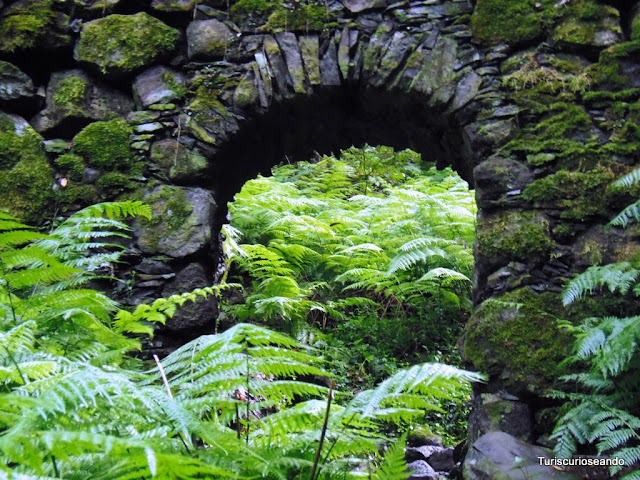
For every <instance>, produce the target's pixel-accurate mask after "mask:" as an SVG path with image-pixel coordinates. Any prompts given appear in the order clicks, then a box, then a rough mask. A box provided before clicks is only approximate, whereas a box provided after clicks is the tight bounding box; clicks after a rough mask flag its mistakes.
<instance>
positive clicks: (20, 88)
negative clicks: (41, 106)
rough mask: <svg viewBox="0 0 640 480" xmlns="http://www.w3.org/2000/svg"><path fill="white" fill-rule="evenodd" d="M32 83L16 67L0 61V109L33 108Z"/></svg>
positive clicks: (33, 89)
mask: <svg viewBox="0 0 640 480" xmlns="http://www.w3.org/2000/svg"><path fill="white" fill-rule="evenodd" d="M35 93H36V91H35V88H34V86H33V81H32V80H31V78H29V76H28V75H27V74H25V73H24V72H22V71H21V70H20V69H19V68H18V67H16V66H15V65H13V64H11V63H9V62H4V61H0V107H9V108H17V109H21V108H25V107H26V108H30V107H33V106H35V98H34V96H35Z"/></svg>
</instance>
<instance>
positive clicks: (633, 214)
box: [611, 170, 640, 228]
mask: <svg viewBox="0 0 640 480" xmlns="http://www.w3.org/2000/svg"><path fill="white" fill-rule="evenodd" d="M636 171H638V170H636ZM632 221H635V222H638V221H640V200H638V201H636V202H635V203H632V204H631V205H628V206H627V207H626V208H625V209H624V210H622V211H621V212H620V213H619V214H618V215H616V217H615V218H614V219H613V220H611V225H616V226H618V227H623V228H626V227H627V225H629V223H631V222H632Z"/></svg>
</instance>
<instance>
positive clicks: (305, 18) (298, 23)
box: [267, 3, 328, 31]
mask: <svg viewBox="0 0 640 480" xmlns="http://www.w3.org/2000/svg"><path fill="white" fill-rule="evenodd" d="M327 17H328V16H327V9H326V7H325V6H324V5H318V4H315V3H308V4H305V5H302V6H300V7H299V8H297V9H295V10H288V9H286V8H279V9H276V10H275V11H274V12H273V13H272V14H271V15H269V19H268V21H267V28H268V29H270V30H295V31H307V30H323V29H324V28H325V27H326V24H327V22H328V18H327Z"/></svg>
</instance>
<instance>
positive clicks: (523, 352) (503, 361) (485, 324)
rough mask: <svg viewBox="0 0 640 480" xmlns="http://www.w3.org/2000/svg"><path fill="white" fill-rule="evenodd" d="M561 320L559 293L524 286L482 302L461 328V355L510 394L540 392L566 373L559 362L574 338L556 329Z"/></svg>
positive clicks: (550, 386)
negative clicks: (542, 291)
mask: <svg viewBox="0 0 640 480" xmlns="http://www.w3.org/2000/svg"><path fill="white" fill-rule="evenodd" d="M566 317H567V312H566V311H565V310H564V308H563V307H562V304H561V302H560V297H559V295H557V294H553V293H543V294H540V295H539V294H536V293H534V292H533V291H532V290H530V289H529V288H528V287H526V288H522V289H518V290H514V291H512V292H509V293H507V294H505V295H502V296H501V297H499V298H497V299H491V300H488V301H485V302H484V303H483V304H482V305H481V306H480V307H479V308H478V309H477V310H476V312H475V313H474V315H473V317H472V318H471V320H470V321H469V324H468V325H467V327H466V333H465V336H464V344H463V349H462V354H463V357H464V358H465V360H466V361H468V362H470V363H471V364H473V366H474V367H475V368H477V369H478V370H479V371H482V372H485V373H487V374H489V375H490V376H491V377H493V378H494V379H496V377H497V379H499V380H500V381H501V382H503V383H504V384H505V386H506V389H507V390H508V391H510V392H512V393H516V394H518V393H523V392H533V393H542V392H544V391H547V390H549V389H550V388H552V387H553V385H554V384H555V382H557V379H558V376H559V375H561V374H563V373H567V372H566V370H564V369H562V368H561V367H559V364H560V362H561V361H562V360H563V359H564V358H565V357H566V356H567V355H568V354H569V352H570V351H571V346H572V344H573V339H572V336H571V335H570V334H569V333H567V332H565V331H563V330H561V329H560V328H558V320H560V319H563V318H566Z"/></svg>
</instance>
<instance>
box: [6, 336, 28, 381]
mask: <svg viewBox="0 0 640 480" xmlns="http://www.w3.org/2000/svg"><path fill="white" fill-rule="evenodd" d="M3 347H4V349H5V351H6V352H7V355H9V358H10V359H11V363H13V366H14V367H16V370H17V371H18V375H20V380H22V384H23V385H26V384H27V379H26V377H25V376H24V374H23V373H22V370H20V365H18V362H16V359H15V358H14V356H13V354H12V353H11V352H10V351H9V348H8V347H7V346H6V345H3Z"/></svg>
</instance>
